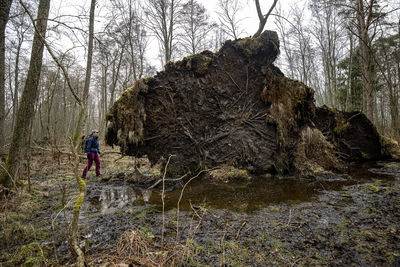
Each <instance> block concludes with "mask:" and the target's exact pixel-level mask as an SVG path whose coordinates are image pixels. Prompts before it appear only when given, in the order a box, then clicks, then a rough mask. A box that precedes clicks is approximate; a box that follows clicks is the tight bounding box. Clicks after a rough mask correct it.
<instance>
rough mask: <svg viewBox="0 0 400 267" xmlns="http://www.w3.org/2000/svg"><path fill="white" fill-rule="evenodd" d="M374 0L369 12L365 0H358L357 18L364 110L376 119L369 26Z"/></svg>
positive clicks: (370, 117)
mask: <svg viewBox="0 0 400 267" xmlns="http://www.w3.org/2000/svg"><path fill="white" fill-rule="evenodd" d="M373 4H374V0H370V3H369V5H368V13H367V14H366V13H365V11H364V5H363V0H357V19H358V31H359V46H360V54H361V66H362V67H361V72H362V84H363V111H364V112H365V114H366V115H367V117H368V118H369V119H370V120H371V121H373V120H374V95H373V94H374V84H375V83H374V81H375V77H374V70H373V64H372V56H371V53H372V52H373V51H372V50H371V49H370V48H371V38H370V36H369V34H368V29H369V26H370V25H371V20H372V6H373Z"/></svg>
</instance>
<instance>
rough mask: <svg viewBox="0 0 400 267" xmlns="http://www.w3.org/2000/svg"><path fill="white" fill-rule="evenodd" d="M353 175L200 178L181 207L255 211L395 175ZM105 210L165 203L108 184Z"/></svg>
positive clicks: (174, 197) (173, 198) (169, 203)
mask: <svg viewBox="0 0 400 267" xmlns="http://www.w3.org/2000/svg"><path fill="white" fill-rule="evenodd" d="M349 174H350V176H351V177H352V178H348V179H346V178H343V177H331V178H330V179H326V178H325V180H324V179H315V180H304V179H301V178H265V177H254V178H253V179H252V180H251V181H247V182H241V183H229V184H224V183H212V182H209V181H204V180H201V178H198V179H196V180H194V181H192V182H191V183H190V184H189V185H188V186H187V187H186V190H185V193H184V195H183V199H182V201H181V203H180V209H182V210H190V205H191V204H192V205H195V206H203V207H207V208H217V209H230V210H235V211H242V212H252V211H254V210H259V209H261V208H265V207H268V206H269V205H270V204H271V203H279V202H292V203H297V202H302V201H310V200H311V199H312V198H313V197H314V196H315V195H316V194H317V193H318V192H320V191H322V190H340V189H341V188H342V187H343V186H345V185H352V184H357V183H364V182H367V181H371V179H375V178H378V179H391V176H388V175H386V176H385V175H379V174H373V173H370V172H368V171H367V168H365V167H364V168H355V169H353V170H350V173H349ZM180 193H181V188H178V189H176V190H173V191H170V192H168V193H166V198H165V205H166V206H165V207H166V209H167V210H168V209H173V208H176V206H177V202H178V199H179V196H180ZM92 204H93V205H94V206H95V207H97V208H98V209H99V210H100V211H101V212H102V213H109V212H115V211H116V210H118V209H122V208H124V207H126V206H133V205H146V204H155V205H161V192H160V191H158V190H155V191H151V190H141V191H139V190H137V191H135V190H134V189H133V188H132V187H129V186H119V187H105V188H103V190H102V191H101V194H100V196H99V197H98V198H95V199H94V200H93V201H92Z"/></svg>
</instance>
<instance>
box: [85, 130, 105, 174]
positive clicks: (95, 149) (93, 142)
mask: <svg viewBox="0 0 400 267" xmlns="http://www.w3.org/2000/svg"><path fill="white" fill-rule="evenodd" d="M86 154H87V159H88V163H87V165H86V167H85V169H83V173H82V178H84V179H86V174H87V172H88V171H89V170H90V167H92V165H93V161H94V162H95V164H96V176H101V173H100V158H99V154H100V146H99V131H98V130H93V131H92V133H91V134H90V137H89V139H88V141H87V145H86Z"/></svg>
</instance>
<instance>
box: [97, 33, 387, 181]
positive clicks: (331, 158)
mask: <svg viewBox="0 0 400 267" xmlns="http://www.w3.org/2000/svg"><path fill="white" fill-rule="evenodd" d="M278 54H279V39H278V35H277V33H276V32H273V31H265V32H264V33H263V34H262V35H260V36H259V37H258V38H250V37H249V38H245V39H239V40H237V41H227V42H225V44H224V45H223V47H222V48H221V49H220V50H219V51H218V52H216V53H212V52H209V51H204V52H202V53H200V54H196V55H191V56H188V57H185V58H184V59H182V60H181V61H177V62H175V63H172V62H169V63H167V65H166V66H165V71H161V72H159V73H157V75H155V76H154V77H149V78H145V79H141V80H138V81H136V82H135V84H134V85H133V86H132V87H131V88H129V89H127V90H126V91H124V92H123V93H122V95H121V97H120V98H119V99H118V100H117V101H116V102H115V103H114V105H113V106H112V107H111V109H110V112H109V114H108V115H107V117H106V120H107V123H106V126H107V130H106V136H105V138H106V142H107V144H108V145H118V146H120V148H121V152H122V153H124V154H128V155H133V156H137V157H141V156H144V155H147V156H148V158H149V160H150V161H151V162H152V163H153V164H154V163H156V162H157V161H159V160H160V159H166V158H168V157H169V155H175V157H173V158H171V162H170V163H169V172H170V173H171V174H183V173H186V172H187V171H190V170H195V169H198V168H204V167H214V166H219V165H229V166H234V167H236V168H240V169H246V170H249V171H251V172H256V173H265V172H271V173H277V172H278V173H294V172H302V173H305V172H312V171H313V169H315V168H317V169H318V168H319V167H320V168H322V169H337V167H338V166H340V164H341V163H342V160H358V159H360V158H366V157H359V156H360V155H361V156H365V155H364V154H363V152H364V151H365V153H367V154H368V158H369V159H376V158H379V157H380V150H379V149H378V147H379V140H378V141H377V140H376V138H375V135H376V130H373V129H375V128H374V126H373V125H372V124H371V123H367V122H366V121H365V119H366V117H365V116H364V117H365V118H364V117H363V123H364V122H365V123H364V124H363V125H364V126H365V127H361V128H360V130H361V131H364V133H365V137H366V139H365V142H364V143H362V142H361V143H362V149H361V150H360V153H358V154H357V153H355V150H356V149H353V148H354V145H355V144H356V142H355V141H356V139H354V138H353V137H350V135H352V132H351V131H352V130H353V128H352V126H350V127H349V128H348V129H345V130H344V131H342V132H341V133H339V135H340V136H341V138H342V139H341V140H344V141H346V142H347V143H346V144H347V145H348V146H342V143H341V142H340V138H339V139H338V136H339V135H337V134H335V132H334V134H332V129H334V128H332V127H335V126H334V124H329V125H326V124H325V122H324V118H322V117H323V116H325V117H326V116H328V115H327V114H326V113H324V112H323V110H321V109H316V107H315V104H314V91H313V89H312V88H310V87H308V86H306V85H304V84H302V83H300V82H298V81H295V80H292V79H289V78H286V77H284V75H283V74H282V72H281V71H280V70H279V69H278V68H277V67H276V66H274V64H273V62H274V61H275V59H276V58H277V56H278ZM354 115H355V114H353V115H352V114H347V113H346V114H344V115H343V116H344V117H343V118H344V119H347V120H349V121H352V122H359V121H360V120H359V119H357V120H353V119H352V118H351V117H349V116H354ZM318 116H321V119H318ZM329 116H330V117H331V115H329ZM329 116H328V117H329ZM360 116H361V115H360ZM321 132H322V133H324V132H328V134H324V135H323V134H322V133H321ZM370 134H372V136H371V138H368V137H369V135H370ZM342 136H344V137H342ZM346 136H349V138H346ZM363 137H364V136H363ZM311 139H312V140H311ZM337 140H339V141H338V142H336V141H337ZM376 142H378V143H376ZM372 144H373V145H372ZM311 147H313V149H310V148H311ZM364 148H365V149H364ZM375 148H377V149H375ZM315 149H318V150H320V151H315ZM363 149H364V150H363ZM335 151H336V152H337V153H336V154H334V152H335ZM339 153H343V155H344V154H346V155H349V157H339V156H337V155H338V154H339ZM356 154H357V155H356ZM310 160H311V161H312V164H309V161H310Z"/></svg>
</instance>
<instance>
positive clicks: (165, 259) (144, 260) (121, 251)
mask: <svg viewBox="0 0 400 267" xmlns="http://www.w3.org/2000/svg"><path fill="white" fill-rule="evenodd" d="M181 250H182V249H181V247H180V246H172V245H166V246H160V245H158V244H157V243H156V242H154V241H153V240H151V239H150V238H149V237H147V236H146V234H145V233H143V232H142V231H140V230H129V231H126V232H125V233H123V234H122V236H121V238H120V240H119V241H118V244H117V247H116V252H115V255H93V256H92V260H91V263H96V262H97V263H98V262H99V261H101V262H105V263H103V264H101V266H103V267H106V266H107V267H108V266H110V267H111V266H149V267H153V266H154V267H155V266H176V265H177V262H178V261H179V258H180V255H181V254H182V253H181Z"/></svg>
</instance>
